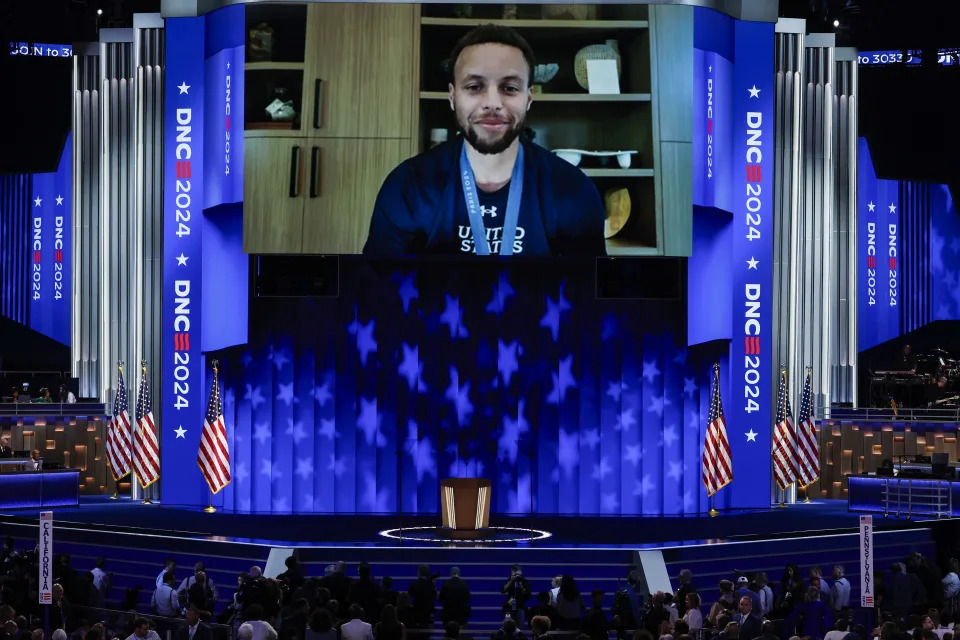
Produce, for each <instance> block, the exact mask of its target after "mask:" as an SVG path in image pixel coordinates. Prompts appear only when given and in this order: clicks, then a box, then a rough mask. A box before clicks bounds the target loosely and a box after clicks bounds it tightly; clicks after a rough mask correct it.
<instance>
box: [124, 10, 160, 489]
mask: <svg viewBox="0 0 960 640" xmlns="http://www.w3.org/2000/svg"><path fill="white" fill-rule="evenodd" d="M133 33H134V42H133V68H134V73H135V78H136V82H135V95H136V102H135V127H134V156H135V159H136V170H135V173H134V207H133V214H134V216H133V221H134V227H133V228H134V236H135V241H134V247H135V254H134V256H133V261H132V264H131V268H132V269H133V271H134V284H135V301H134V308H135V309H136V310H137V315H138V318H137V320H138V321H137V322H136V323H134V324H135V326H134V327H133V329H132V344H133V345H134V347H135V350H136V352H137V354H138V355H137V361H136V363H135V364H136V367H137V368H136V371H137V385H138V387H139V383H140V375H141V373H140V367H139V363H140V360H141V359H143V360H146V361H147V375H148V377H149V380H148V382H149V384H150V389H151V390H156V389H159V388H160V371H161V367H162V362H161V352H160V319H161V310H162V302H163V301H162V298H161V293H162V289H163V287H162V278H163V272H162V258H163V255H162V250H163V246H162V233H163V171H162V162H163V54H164V44H165V39H164V33H165V32H164V29H163V19H162V18H161V17H160V14H136V15H134V17H133ZM162 411H163V409H162V403H154V405H153V414H154V422H155V424H156V425H157V426H158V429H160V428H162V425H163V413H162ZM158 435H159V432H158ZM161 455H162V452H161ZM159 487H160V484H159V483H158V484H154V485H153V486H152V487H150V488H149V489H148V490H147V491H148V492H149V493H148V497H150V498H151V499H158V498H159V495H158V492H159Z"/></svg>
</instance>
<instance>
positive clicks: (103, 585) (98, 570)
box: [90, 557, 113, 599]
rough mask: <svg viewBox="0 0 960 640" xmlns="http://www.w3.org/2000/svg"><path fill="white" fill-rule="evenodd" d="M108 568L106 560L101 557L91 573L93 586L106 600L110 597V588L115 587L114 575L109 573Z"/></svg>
mask: <svg viewBox="0 0 960 640" xmlns="http://www.w3.org/2000/svg"><path fill="white" fill-rule="evenodd" d="M106 568H107V560H106V558H103V557H100V558H97V559H96V562H95V566H94V567H93V570H91V571H90V573H92V574H93V586H94V587H96V588H97V590H98V591H99V592H100V594H101V595H102V596H103V598H104V599H106V598H107V597H108V596H109V595H110V588H111V587H112V586H113V574H112V573H108V572H107V571H106Z"/></svg>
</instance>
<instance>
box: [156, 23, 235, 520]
mask: <svg viewBox="0 0 960 640" xmlns="http://www.w3.org/2000/svg"><path fill="white" fill-rule="evenodd" d="M166 30H167V41H168V42H171V43H173V42H176V43H177V46H176V47H173V46H171V47H168V48H167V53H166V74H167V76H166V87H165V90H166V99H165V105H164V121H165V139H164V166H163V170H164V223H163V266H164V269H163V273H164V276H163V278H164V282H163V349H162V354H163V355H162V359H163V376H162V380H163V385H162V387H161V389H160V390H159V395H160V402H161V406H162V414H161V415H162V427H161V439H162V447H163V450H164V451H165V455H164V456H163V469H162V473H161V478H162V482H163V489H162V490H163V497H164V501H165V502H168V503H171V504H198V503H201V502H203V501H204V500H205V499H206V495H207V494H206V484H205V482H204V480H203V478H202V476H201V474H200V470H199V468H198V467H197V466H196V465H195V464H189V463H185V461H193V460H196V456H197V450H198V447H199V443H200V432H201V427H202V425H203V420H204V413H205V411H206V403H207V397H208V394H209V391H210V389H209V385H210V376H209V374H208V372H207V371H206V367H205V359H204V357H203V347H204V345H203V344H202V342H203V336H204V334H203V320H202V317H203V316H204V315H205V314H204V313H202V309H203V305H204V304H206V303H207V302H208V301H206V300H204V298H211V299H213V298H216V296H217V295H218V294H219V295H222V292H223V290H224V289H227V290H229V289H231V288H232V287H233V286H234V285H235V284H236V283H234V282H231V281H228V280H221V281H220V282H212V280H214V278H210V277H208V278H207V279H206V280H209V281H208V282H206V283H205V277H204V273H205V272H208V273H210V272H216V270H217V264H216V263H219V262H220V261H219V260H217V259H216V258H211V257H210V256H209V255H208V256H207V259H205V258H204V255H203V251H204V245H205V242H207V243H208V244H210V243H212V244H214V245H216V246H218V247H219V246H222V245H223V243H224V239H223V234H222V232H221V231H222V230H221V229H220V228H218V227H217V223H216V222H215V221H214V220H215V219H216V213H215V211H217V210H220V209H223V208H224V207H226V206H229V205H231V204H234V203H238V202H240V201H241V200H242V199H243V70H244V7H243V6H242V5H237V6H232V7H226V8H224V9H220V10H218V11H214V12H212V13H210V14H207V15H205V16H200V17H195V18H169V19H167V21H166ZM237 249H238V251H239V246H238V247H237ZM208 253H211V252H208ZM241 275H242V277H243V278H244V279H245V278H246V272H245V271H243V272H242V274H241V271H240V270H237V273H236V277H238V278H239V277H241ZM205 284H206V285H207V286H208V287H209V288H210V291H209V292H208V293H207V295H205V294H204V286H205ZM244 288H245V283H244V284H242V285H241V291H242V290H244ZM241 297H242V296H241ZM240 300H241V298H237V301H238V304H240V302H239V301H240ZM243 301H244V302H243V303H242V304H243V305H244V306H245V298H243ZM238 314H239V315H243V316H244V317H245V310H244V311H243V312H242V313H241V312H238ZM207 348H208V349H209V348H210V347H209V346H208V347H207Z"/></svg>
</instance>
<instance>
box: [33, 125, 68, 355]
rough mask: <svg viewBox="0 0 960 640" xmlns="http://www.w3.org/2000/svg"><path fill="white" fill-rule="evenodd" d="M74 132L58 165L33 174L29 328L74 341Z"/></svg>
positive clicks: (59, 339) (66, 342)
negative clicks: (72, 279)
mask: <svg viewBox="0 0 960 640" xmlns="http://www.w3.org/2000/svg"><path fill="white" fill-rule="evenodd" d="M72 153H73V144H72V136H70V135H68V136H67V139H66V142H65V143H64V145H63V153H62V154H61V156H60V163H59V165H58V166H57V170H56V171H54V172H52V173H38V174H34V175H33V197H32V202H31V204H30V239H29V243H30V254H29V255H30V270H29V283H26V286H27V287H28V289H29V301H30V305H29V309H30V313H29V323H30V328H31V329H33V330H34V331H38V332H40V333H42V334H43V335H45V336H48V337H50V338H53V339H54V340H57V341H58V342H62V343H63V344H70V328H71V323H70V317H71V313H72V310H73V306H72V303H71V289H72V287H71V278H72V269H71V264H72V263H71V255H72V253H73V252H72V245H71V238H72V236H73V234H72V233H71V221H72V220H73V216H72V213H71V212H72V207H73V193H72V190H73V176H72V167H73V163H72Z"/></svg>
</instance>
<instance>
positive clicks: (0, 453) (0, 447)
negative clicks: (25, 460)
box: [0, 436, 13, 458]
mask: <svg viewBox="0 0 960 640" xmlns="http://www.w3.org/2000/svg"><path fill="white" fill-rule="evenodd" d="M12 457H13V449H11V448H10V439H9V438H7V437H6V436H4V437H2V438H0V458H12Z"/></svg>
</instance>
